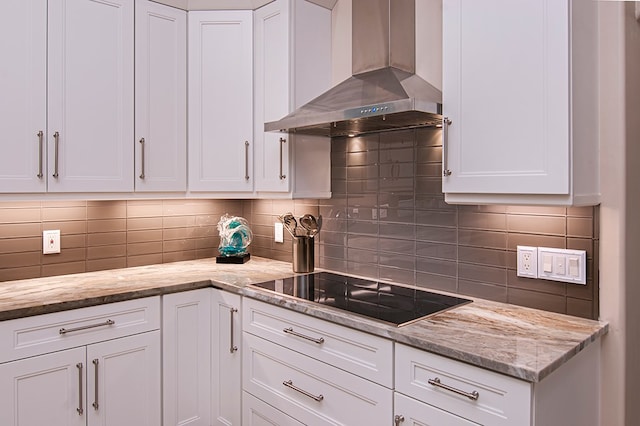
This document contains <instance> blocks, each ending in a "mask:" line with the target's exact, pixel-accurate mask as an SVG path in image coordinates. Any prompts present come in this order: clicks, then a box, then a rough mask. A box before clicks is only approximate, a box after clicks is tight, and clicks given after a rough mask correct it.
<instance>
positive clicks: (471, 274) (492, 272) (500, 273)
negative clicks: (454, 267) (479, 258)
mask: <svg viewBox="0 0 640 426" xmlns="http://www.w3.org/2000/svg"><path fill="white" fill-rule="evenodd" d="M458 277H459V278H460V279H464V280H469V281H480V282H483V283H487V284H497V285H506V284H507V270H506V268H498V267H493V266H483V265H473V264H469V263H462V262H461V263H459V264H458Z"/></svg>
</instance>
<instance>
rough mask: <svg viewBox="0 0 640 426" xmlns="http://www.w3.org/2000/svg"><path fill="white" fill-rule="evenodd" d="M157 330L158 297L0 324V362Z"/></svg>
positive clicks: (158, 318)
mask: <svg viewBox="0 0 640 426" xmlns="http://www.w3.org/2000/svg"><path fill="white" fill-rule="evenodd" d="M159 328H160V298H159V297H149V298H145V299H136V300H129V301H126V302H117V303H109V304H105V305H98V306H91V307H87V308H80V309H73V310H70V311H63V312H55V313H52V314H44V315H38V316H33V317H26V318H19V319H15V320H9V321H3V322H0V362H5V361H10V360H14V359H20V358H24V357H28V356H33V355H38V354H43V353H47V352H53V351H58V350H62V349H67V348H71V347H75V346H81V345H87V344H91V343H95V342H99V341H103V340H110V339H114V338H117V337H123V336H128V335H132V334H137V333H142V332H145V331H150V330H156V329H159Z"/></svg>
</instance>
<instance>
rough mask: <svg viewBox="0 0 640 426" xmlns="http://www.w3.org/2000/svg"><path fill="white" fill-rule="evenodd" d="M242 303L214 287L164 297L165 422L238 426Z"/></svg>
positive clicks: (192, 425)
mask: <svg viewBox="0 0 640 426" xmlns="http://www.w3.org/2000/svg"><path fill="white" fill-rule="evenodd" d="M240 301H241V298H240V296H239V295H237V294H232V293H228V292H225V291H222V290H218V289H212V288H203V289H199V290H192V291H185V292H180V293H173V294H168V295H165V296H163V298H162V309H163V317H162V332H163V343H162V351H163V355H164V357H163V397H164V409H163V419H164V426H174V425H175V426H177V425H180V426H186V425H189V426H210V425H212V424H213V425H239V424H240V417H241V405H240V404H241V399H242V394H241V381H240V374H241V372H240V365H241V364H240V362H241V358H240V357H241V355H240V346H241V343H240V340H241V338H240V335H241V331H242V329H241V325H240V317H239V310H240Z"/></svg>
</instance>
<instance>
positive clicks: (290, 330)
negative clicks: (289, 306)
mask: <svg viewBox="0 0 640 426" xmlns="http://www.w3.org/2000/svg"><path fill="white" fill-rule="evenodd" d="M282 331H284V332H285V333H287V334H291V335H292V336H296V337H300V338H302V339H306V340H310V341H312V342H313V343H317V344H319V345H321V344H323V343H324V337H319V338H315V337H310V336H306V335H304V334H301V333H298V332H297V331H293V327H289V328H284V329H282Z"/></svg>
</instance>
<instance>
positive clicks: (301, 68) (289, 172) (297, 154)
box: [254, 0, 331, 198]
mask: <svg viewBox="0 0 640 426" xmlns="http://www.w3.org/2000/svg"><path fill="white" fill-rule="evenodd" d="M254 33H255V34H254V84H255V94H254V100H255V105H254V117H255V119H254V126H255V127H254V137H255V149H254V153H255V174H256V184H255V189H256V191H257V192H258V193H259V194H258V195H259V196H265V197H268V196H270V195H272V196H274V197H280V196H286V197H293V198H329V197H330V196H331V183H330V179H331V177H330V170H331V164H330V140H329V138H324V137H318V136H305V135H295V136H293V135H289V134H286V133H273V132H265V131H264V123H265V122H269V121H276V120H279V119H280V118H282V117H284V116H285V115H287V114H289V113H290V112H292V111H293V110H295V109H296V108H298V107H300V106H302V105H304V104H305V103H306V102H308V101H310V100H311V99H313V98H315V97H316V96H318V95H320V94H321V93H322V92H324V91H325V90H327V89H329V87H330V86H331V11H330V10H328V9H325V8H324V7H321V6H318V5H316V4H313V3H310V2H308V1H304V0H298V1H291V0H276V1H274V2H272V3H269V4H267V5H266V6H263V7H261V8H259V9H257V10H256V11H255V12H254ZM260 193H263V194H260ZM269 193H275V194H269Z"/></svg>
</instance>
